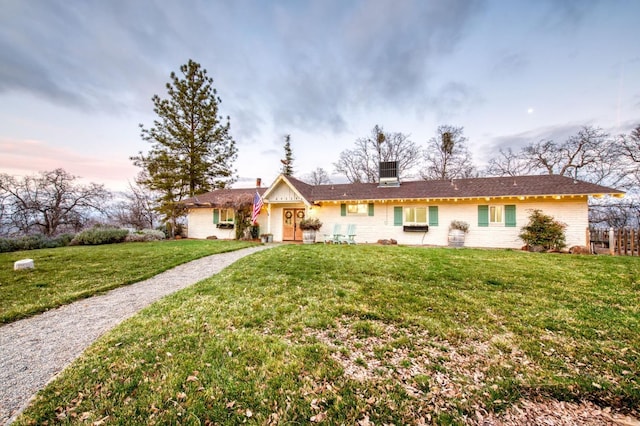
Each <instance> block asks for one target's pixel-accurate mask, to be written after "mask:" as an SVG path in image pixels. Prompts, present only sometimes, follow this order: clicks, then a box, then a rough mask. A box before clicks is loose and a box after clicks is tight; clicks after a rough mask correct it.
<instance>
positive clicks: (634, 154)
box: [619, 126, 640, 194]
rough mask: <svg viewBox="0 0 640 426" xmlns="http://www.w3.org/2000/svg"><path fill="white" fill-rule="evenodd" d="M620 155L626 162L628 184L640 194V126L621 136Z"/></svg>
mask: <svg viewBox="0 0 640 426" xmlns="http://www.w3.org/2000/svg"><path fill="white" fill-rule="evenodd" d="M619 147H620V155H621V156H622V160H623V163H624V170H625V172H626V177H627V182H628V183H627V185H628V187H631V188H633V189H634V190H635V192H637V193H638V194H640V126H637V127H636V128H635V129H633V130H632V131H631V132H630V133H629V135H621V136H620V138H619Z"/></svg>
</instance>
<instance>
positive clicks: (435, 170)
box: [420, 125, 475, 180]
mask: <svg viewBox="0 0 640 426" xmlns="http://www.w3.org/2000/svg"><path fill="white" fill-rule="evenodd" d="M463 132H464V128H463V127H455V126H450V125H442V126H438V129H437V130H436V135H435V136H434V137H432V138H431V139H429V140H428V141H427V149H426V150H425V153H424V160H425V164H426V167H425V168H424V169H423V170H422V171H421V172H420V175H421V177H422V178H423V179H425V180H440V179H454V178H458V179H460V178H468V177H472V176H473V175H474V174H475V166H474V165H473V161H472V158H471V153H470V152H469V149H468V148H467V145H466V143H467V138H466V137H465V136H464V134H463Z"/></svg>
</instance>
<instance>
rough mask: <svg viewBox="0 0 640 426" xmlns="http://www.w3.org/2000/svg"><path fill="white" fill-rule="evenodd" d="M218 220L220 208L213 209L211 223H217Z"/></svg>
mask: <svg viewBox="0 0 640 426" xmlns="http://www.w3.org/2000/svg"><path fill="white" fill-rule="evenodd" d="M219 222H220V210H218V209H213V223H214V224H218V223H219Z"/></svg>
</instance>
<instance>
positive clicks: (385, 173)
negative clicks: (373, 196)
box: [378, 161, 400, 187]
mask: <svg viewBox="0 0 640 426" xmlns="http://www.w3.org/2000/svg"><path fill="white" fill-rule="evenodd" d="M379 177H380V181H379V184H378V187H387V186H400V179H398V162H397V161H381V162H380V168H379Z"/></svg>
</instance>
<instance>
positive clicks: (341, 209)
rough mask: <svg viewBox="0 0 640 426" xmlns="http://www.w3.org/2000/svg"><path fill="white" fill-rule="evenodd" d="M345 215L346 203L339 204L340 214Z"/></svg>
mask: <svg viewBox="0 0 640 426" xmlns="http://www.w3.org/2000/svg"><path fill="white" fill-rule="evenodd" d="M346 215H347V205H346V204H340V216H346Z"/></svg>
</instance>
